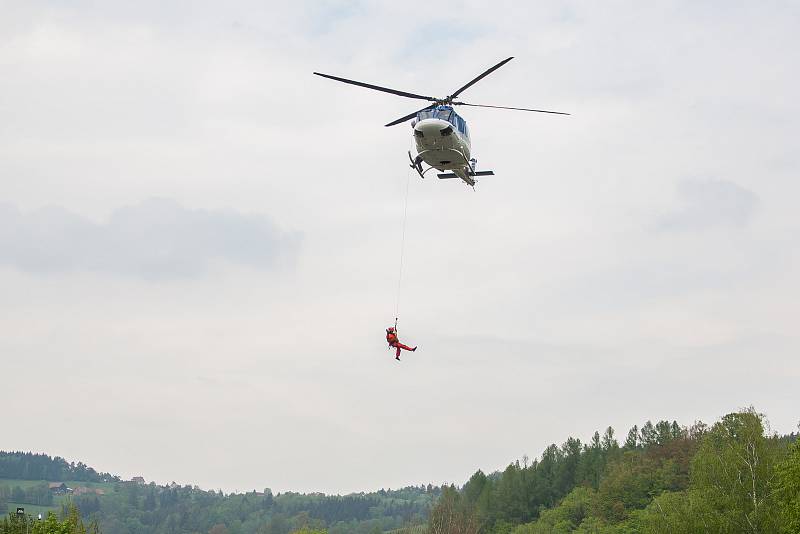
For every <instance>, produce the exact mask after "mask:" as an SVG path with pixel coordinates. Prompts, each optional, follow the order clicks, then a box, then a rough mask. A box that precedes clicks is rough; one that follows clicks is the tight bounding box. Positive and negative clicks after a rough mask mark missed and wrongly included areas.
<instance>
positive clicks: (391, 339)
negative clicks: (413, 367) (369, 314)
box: [386, 329, 417, 360]
mask: <svg viewBox="0 0 800 534" xmlns="http://www.w3.org/2000/svg"><path fill="white" fill-rule="evenodd" d="M386 342H387V343H388V344H389V346H390V347H394V348H396V349H397V352H396V353H395V355H394V357H395V359H396V360H399V359H400V349H403V350H410V351H412V352H413V351H415V350H417V347H409V346H408V345H403V344H402V343H400V340H399V339H397V334H396V333H395V332H394V330H393V329H387V330H386Z"/></svg>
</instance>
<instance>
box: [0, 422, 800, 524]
mask: <svg viewBox="0 0 800 534" xmlns="http://www.w3.org/2000/svg"><path fill="white" fill-rule="evenodd" d="M768 429H769V425H768V423H767V421H766V417H765V416H764V415H763V414H760V413H757V412H756V411H755V410H753V409H749V410H744V411H741V412H735V413H731V414H727V415H725V416H723V417H722V418H720V420H719V421H717V422H716V423H714V424H713V425H710V426H709V425H706V424H703V423H695V424H694V425H691V426H688V427H687V426H681V425H679V424H678V423H677V422H675V421H672V422H669V421H659V422H657V423H655V424H653V423H651V422H649V421H648V422H646V423H645V424H644V425H642V426H641V428H639V427H638V426H634V427H633V428H631V429H630V430H629V431H628V433H627V434H625V435H624V439H623V440H621V441H620V440H618V439H617V437H616V434H615V432H614V430H613V429H611V428H607V429H606V430H605V432H603V433H602V434H601V433H600V432H595V434H594V436H593V437H592V438H591V439H590V440H589V442H588V443H582V442H581V441H580V440H579V439H576V438H573V437H570V438H567V440H566V441H565V442H564V443H563V444H562V445H560V446H558V445H555V444H553V445H550V446H549V447H547V448H546V449H545V450H544V452H543V453H542V454H541V456H539V457H537V458H534V459H532V460H531V459H529V458H527V457H525V458H523V459H522V460H521V461H515V462H513V463H511V464H509V465H508V467H506V468H505V469H504V470H503V471H498V472H492V473H489V474H488V475H487V474H485V473H484V472H483V471H480V470H479V471H477V472H476V473H475V474H473V475H472V477H470V478H469V480H468V481H467V482H466V483H465V484H464V485H463V486H456V485H451V486H445V487H436V486H431V485H427V486H419V487H407V488H402V489H396V490H380V491H377V492H372V493H359V494H351V495H345V496H339V495H334V496H330V495H324V494H319V493H312V494H300V493H293V492H286V493H279V494H276V495H273V494H272V492H271V491H270V490H269V489H265V490H264V491H261V492H255V491H254V492H250V493H245V494H229V495H225V494H222V493H221V492H215V491H205V490H202V489H200V488H197V487H192V486H178V485H176V484H170V485H167V486H158V485H156V484H153V483H150V484H144V483H143V481H141V480H139V483H136V482H133V481H131V482H123V481H119V479H118V477H111V479H113V481H111V482H100V483H97V482H86V483H85V484H80V485H78V484H75V487H74V488H71V489H69V491H72V492H73V493H69V491H68V492H67V493H66V494H64V493H60V494H58V495H57V496H54V497H53V498H52V499H51V501H52V502H50V503H49V506H51V508H53V509H60V507H61V506H62V505H68V504H73V505H76V506H77V507H78V509H80V513H81V515H82V516H83V517H84V519H86V520H88V521H90V522H92V523H95V524H98V525H99V526H100V529H101V532H103V533H105V534H145V533H156V534H160V533H164V534H167V533H169V534H206V533H210V534H250V533H253V534H290V533H296V532H305V533H308V532H315V533H325V534H381V533H389V532H392V534H552V533H556V532H557V533H568V532H576V533H581V534H588V533H592V534H634V533H636V534H668V533H695V532H725V533H731V534H734V533H739V532H752V533H756V532H760V533H765V534H766V533H777V534H784V533H785V534H790V533H793V534H797V533H800V442H799V441H798V439H797V438H798V436H797V434H789V435H784V436H779V435H777V434H774V433H771V432H770V431H769V430H768ZM0 457H2V458H3V459H4V460H8V459H9V458H16V463H15V462H11V461H10V460H8V461H9V462H10V463H11V465H14V466H16V467H15V469H19V467H20V466H21V465H25V462H23V459H25V458H27V460H28V461H29V463H28V465H38V466H40V467H39V469H42V467H41V466H46V465H48V460H47V458H48V457H42V455H38V457H37V455H24V454H21V453H2V456H0ZM33 457H37V458H38V459H37V460H36V461H35V462H34V461H33V460H32V458H33ZM20 462H21V463H20ZM49 462H50V463H52V464H56V465H60V466H61V468H62V471H57V470H56V471H54V472H55V473H57V474H58V476H59V477H61V478H57V479H56V480H60V479H63V478H73V480H75V478H74V477H75V473H77V472H81V473H94V475H91V476H96V477H99V478H101V479H102V478H104V477H109V476H110V475H107V474H97V473H96V472H95V471H94V470H91V469H90V468H87V467H86V466H83V465H82V464H78V465H80V466H82V467H81V468H80V469H78V468H77V466H73V464H69V469H66V468H65V467H64V465H65V464H66V462H64V461H63V460H61V459H59V458H55V459H49ZM0 465H3V464H2V463H0ZM28 469H29V470H30V469H32V468H30V467H29V468H28ZM64 469H66V470H64ZM39 472H43V471H39ZM19 473H20V472H19V471H13V470H12V471H4V472H3V475H2V476H0V504H2V503H3V501H4V500H5V502H6V504H7V506H8V507H9V508H10V509H12V510H13V509H14V506H15V505H17V504H19V501H18V499H21V498H25V499H29V500H28V501H27V502H28V503H30V504H37V503H36V501H31V500H30V499H32V498H38V497H36V496H37V495H39V493H41V492H40V491H38V490H41V491H44V492H45V493H46V492H47V491H48V487H49V486H48V484H45V483H44V482H38V483H36V482H31V483H30V484H27V485H25V484H22V483H23V482H25V481H24V480H16V481H14V480H2V478H8V474H11V475H12V476H15V477H19ZM31 473H32V471H28V474H27V476H28V477H30V476H34V475H32V474H31ZM86 476H89V475H86ZM53 478H54V477H49V476H48V477H46V478H44V479H42V480H52V479H53ZM28 480H30V479H28ZM7 483H13V484H20V486H25V488H23V487H17V486H15V487H4V484H7ZM33 484H36V487H34V486H33ZM37 488H38V490H36V489H37ZM81 489H82V490H85V491H82V492H81V491H78V490H81ZM34 490H36V491H34ZM63 490H64V488H62V491H63ZM40 504H42V503H40ZM44 504H48V503H46V502H45V503H44ZM26 506H27V505H26ZM34 509H35V508H34ZM11 522H13V519H11V518H10V519H9V520H7V521H5V522H0V534H18V533H21V532H22V531H20V530H13V529H8V528H7V527H8V525H9V524H11ZM59 532H61V531H59ZM64 532H67V531H64ZM69 532H70V534H73V533H72V531H69ZM76 532H78V531H76Z"/></svg>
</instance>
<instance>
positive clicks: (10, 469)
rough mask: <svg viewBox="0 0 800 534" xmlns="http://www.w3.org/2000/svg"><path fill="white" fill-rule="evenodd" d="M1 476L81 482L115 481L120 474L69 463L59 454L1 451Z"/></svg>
mask: <svg viewBox="0 0 800 534" xmlns="http://www.w3.org/2000/svg"><path fill="white" fill-rule="evenodd" d="M0 478H5V479H19V480H48V481H50V482H62V481H67V480H74V481H81V482H113V481H119V480H120V478H119V477H118V476H114V475H110V474H108V473H98V472H97V471H95V470H94V469H92V468H91V467H89V466H87V465H86V464H84V463H82V462H78V463H77V464H76V463H75V462H71V463H67V461H66V460H65V459H63V458H61V457H59V456H56V457H54V458H53V457H50V456H48V455H46V454H35V453H31V452H6V451H0Z"/></svg>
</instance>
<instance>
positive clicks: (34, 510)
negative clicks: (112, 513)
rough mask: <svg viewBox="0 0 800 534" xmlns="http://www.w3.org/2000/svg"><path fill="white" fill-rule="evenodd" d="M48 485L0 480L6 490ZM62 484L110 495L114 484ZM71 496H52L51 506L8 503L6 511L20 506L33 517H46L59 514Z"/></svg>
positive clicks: (72, 481)
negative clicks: (101, 491) (16, 487)
mask: <svg viewBox="0 0 800 534" xmlns="http://www.w3.org/2000/svg"><path fill="white" fill-rule="evenodd" d="M43 482H44V483H48V481H47V480H18V479H10V478H0V486H7V487H8V489H9V490H10V489H12V488H14V487H15V486H19V487H20V488H22V489H27V488H30V487H31V486H37V485H39V484H41V483H43ZM64 484H66V485H67V487H68V488H77V487H79V486H82V487H85V488H92V489H102V490H103V491H105V492H106V493H112V492H113V491H114V484H115V483H114V482H79V481H77V480H68V481H65V482H64ZM70 498H71V496H70V495H54V496H53V504H52V506H39V505H36V504H30V503H16V502H9V503H8V511H9V512H14V511H16V509H17V506H21V507H23V508H25V513H27V514H31V515H33V516H35V515H36V514H40V513H41V514H42V515H47V512H59V511H61V505H62V504H66V503H68V502H69V500H70Z"/></svg>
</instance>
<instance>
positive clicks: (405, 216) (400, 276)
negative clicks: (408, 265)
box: [394, 169, 412, 327]
mask: <svg viewBox="0 0 800 534" xmlns="http://www.w3.org/2000/svg"><path fill="white" fill-rule="evenodd" d="M411 170H412V169H409V170H408V172H407V173H406V198H405V202H404V203H403V232H402V237H401V238H400V270H399V271H400V272H399V274H398V276H397V305H396V306H395V309H394V325H395V327H397V319H398V317H400V289H401V287H402V284H403V256H404V255H405V247H406V222H407V221H408V190H409V188H410V185H411Z"/></svg>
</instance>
